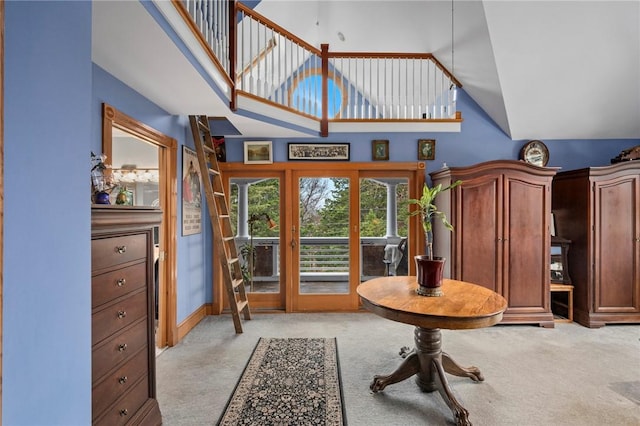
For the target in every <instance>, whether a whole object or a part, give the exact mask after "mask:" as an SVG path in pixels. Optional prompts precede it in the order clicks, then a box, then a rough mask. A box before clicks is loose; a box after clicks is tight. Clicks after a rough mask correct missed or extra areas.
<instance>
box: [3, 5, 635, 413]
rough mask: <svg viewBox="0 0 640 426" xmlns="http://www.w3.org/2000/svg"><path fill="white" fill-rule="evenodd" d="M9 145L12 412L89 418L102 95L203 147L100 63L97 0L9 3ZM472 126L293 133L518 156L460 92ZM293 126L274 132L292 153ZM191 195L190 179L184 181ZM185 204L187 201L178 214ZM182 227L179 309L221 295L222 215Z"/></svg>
mask: <svg viewBox="0 0 640 426" xmlns="http://www.w3.org/2000/svg"><path fill="white" fill-rule="evenodd" d="M5 7H6V16H5V81H4V87H5V108H4V113H5V117H4V123H5V135H4V143H5V146H4V148H5V153H4V156H5V157H4V160H5V161H4V167H5V168H4V197H5V198H4V208H5V211H4V247H3V252H4V256H5V258H4V271H3V274H4V275H3V278H4V288H3V292H4V294H3V296H4V297H3V314H4V318H3V330H2V338H3V348H2V349H3V359H2V361H3V369H2V373H3V377H2V380H3V386H2V407H3V413H2V414H3V423H4V424H6V425H11V426H13V425H65V426H73V425H88V424H90V423H91V288H90V279H91V273H90V264H91V259H90V236H91V232H90V181H89V169H90V162H89V153H90V151H92V150H93V151H94V152H95V151H100V150H101V123H102V117H101V104H102V102H107V103H109V104H111V105H113V106H114V107H115V108H118V109H119V110H121V111H123V112H124V113H126V114H128V115H130V116H132V117H134V118H136V119H138V120H140V121H142V122H144V123H145V124H147V125H149V126H151V127H153V128H155V129H157V130H159V131H161V132H163V133H165V134H167V135H169V136H171V137H173V138H175V139H176V140H177V141H178V145H179V146H180V148H179V152H178V164H177V170H178V171H180V172H181V171H182V149H181V146H182V145H184V144H186V145H187V146H190V147H193V141H192V140H191V136H190V135H191V133H190V130H189V129H188V125H187V119H186V117H184V116H172V115H169V114H167V113H166V112H165V111H163V110H162V109H161V108H159V107H158V106H157V105H154V104H153V103H152V102H150V101H149V100H147V99H145V98H144V97H142V96H141V95H140V94H138V93H136V92H135V91H133V90H132V89H131V88H129V87H127V86H125V85H124V84H122V83H121V82H119V81H118V80H117V79H115V78H113V76H111V75H109V74H108V73H106V72H105V71H104V70H102V69H101V68H99V67H97V66H95V65H92V63H91V2H87V1H83V2H65V1H60V2H54V1H44V2H32V1H23V2H18V1H11V2H6V3H5ZM459 96H460V97H459V109H460V110H461V111H462V113H463V117H464V120H465V121H464V123H463V124H462V132H460V133H451V134H447V133H424V134H423V133H420V134H418V133H415V134H380V133H361V134H336V135H331V137H330V138H300V139H296V140H295V141H302V142H304V141H322V142H328V141H339V142H350V143H351V149H352V151H351V158H352V161H369V160H370V158H371V140H373V139H389V141H390V148H391V149H390V161H416V151H417V140H418V139H423V138H427V139H436V140H437V144H436V160H435V161H432V162H428V165H427V168H428V171H433V170H436V169H438V168H440V167H441V166H442V163H444V162H446V163H447V164H449V165H451V166H461V165H468V164H473V163H476V162H479V161H485V160H492V159H497V158H517V156H518V152H519V150H520V148H521V146H522V145H523V144H524V142H525V141H511V140H509V139H508V138H507V137H506V136H505V135H504V134H503V133H502V131H501V130H500V129H498V128H497V126H495V124H494V123H493V122H492V121H491V120H490V119H489V118H488V117H487V116H486V115H485V114H484V113H483V112H482V111H481V110H480V108H479V107H478V106H477V105H476V104H475V103H474V102H473V101H472V100H471V99H469V98H468V97H467V96H466V95H465V94H464V92H461V93H460V94H459ZM243 140H244V139H243V138H234V139H228V142H227V155H228V160H229V161H242V152H243V150H242V141H243ZM291 141H292V140H290V139H275V140H274V157H275V161H286V149H287V147H286V145H287V142H291ZM544 142H545V143H546V144H547V146H548V147H549V150H550V153H551V161H550V164H549V165H550V166H556V167H562V168H564V169H573V168H578V167H586V166H595V165H606V164H608V163H609V159H610V158H612V157H614V156H616V155H617V154H618V153H619V152H620V151H621V150H622V149H625V148H628V147H631V146H634V145H638V144H640V141H639V140H613V141H606V140H597V141H583V140H579V141H549V140H545V141H544ZM177 189H178V199H181V195H182V194H181V185H178V188H177ZM180 217H181V206H180V203H178V218H180ZM203 218H204V220H205V222H204V223H203V233H202V234H200V235H195V236H188V237H182V236H181V235H178V247H177V254H178V283H177V285H178V289H177V299H178V300H177V303H178V306H177V309H178V318H177V319H178V322H181V321H183V320H184V319H186V318H187V317H188V316H189V315H190V314H192V313H193V312H194V311H195V310H196V309H198V308H199V307H201V306H202V304H204V303H207V302H210V301H211V285H210V282H211V274H212V272H211V265H210V254H209V253H210V249H211V238H210V231H209V229H210V224H209V223H208V216H207V215H206V214H205V215H203Z"/></svg>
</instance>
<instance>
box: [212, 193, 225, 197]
mask: <svg viewBox="0 0 640 426" xmlns="http://www.w3.org/2000/svg"><path fill="white" fill-rule="evenodd" d="M213 195H215V196H216V197H224V192H214V193H213Z"/></svg>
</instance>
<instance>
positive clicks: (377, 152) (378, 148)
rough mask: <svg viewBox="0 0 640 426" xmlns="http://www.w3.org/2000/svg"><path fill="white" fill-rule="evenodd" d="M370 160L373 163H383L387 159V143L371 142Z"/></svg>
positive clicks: (381, 141)
mask: <svg viewBox="0 0 640 426" xmlns="http://www.w3.org/2000/svg"><path fill="white" fill-rule="evenodd" d="M371 158H372V159H373V161H384V160H388V159H389V141H388V140H382V139H377V140H373V141H371Z"/></svg>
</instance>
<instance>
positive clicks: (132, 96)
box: [91, 65, 212, 323]
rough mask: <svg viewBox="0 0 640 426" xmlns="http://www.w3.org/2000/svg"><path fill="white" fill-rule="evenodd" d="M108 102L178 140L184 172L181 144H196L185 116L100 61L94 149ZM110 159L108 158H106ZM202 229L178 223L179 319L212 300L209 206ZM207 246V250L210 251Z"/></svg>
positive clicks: (97, 146) (99, 145)
mask: <svg viewBox="0 0 640 426" xmlns="http://www.w3.org/2000/svg"><path fill="white" fill-rule="evenodd" d="M103 103H108V104H109V105H111V106H113V107H114V108H116V109H118V110H119V111H121V112H123V113H125V114H127V115H129V116H131V117H133V118H135V119H136V120H139V121H141V122H143V123H145V124H147V125H148V126H150V127H152V128H154V129H155V130H157V131H159V132H162V133H164V134H165V135H167V136H170V137H172V138H174V139H176V141H177V143H178V158H177V161H178V163H177V170H178V180H179V181H180V180H181V176H180V174H181V173H182V145H187V146H189V147H191V148H194V142H193V136H192V135H191V128H190V126H189V119H188V117H186V116H172V115H169V114H168V113H167V112H166V111H164V110H163V109H161V108H160V107H158V106H157V105H155V104H154V103H152V102H151V101H149V100H148V99H146V98H144V97H143V96H142V95H140V94H139V93H138V92H136V91H134V90H133V89H131V88H130V87H129V86H126V85H125V84H123V83H122V82H121V81H120V80H117V79H116V78H114V77H113V76H112V75H111V74H109V73H107V72H106V71H105V70H103V69H102V68H100V67H99V66H97V65H93V97H92V108H91V109H92V120H93V138H92V146H91V149H92V150H94V152H101V150H102V104H103ZM107 162H109V159H107ZM177 189H178V200H181V199H182V185H179V184H178V185H177ZM177 207H178V218H181V217H182V203H180V202H178V204H177ZM202 218H203V223H202V229H203V231H202V232H201V233H200V234H196V235H190V236H186V237H183V236H182V235H181V234H180V229H181V225H180V222H179V223H178V247H177V253H178V265H177V266H178V280H177V319H178V323H180V322H181V321H183V320H184V319H186V318H187V317H188V316H189V315H190V314H192V313H193V312H194V311H195V310H196V309H198V308H199V307H201V306H202V305H203V304H204V303H205V302H206V301H209V302H210V301H211V297H212V296H211V294H212V292H211V262H210V259H211V255H210V254H209V253H210V250H211V249H210V245H207V244H208V242H207V241H206V240H210V238H209V234H210V230H211V224H210V222H209V216H208V215H207V214H206V210H205V211H204V214H203V216H202ZM207 247H208V251H207Z"/></svg>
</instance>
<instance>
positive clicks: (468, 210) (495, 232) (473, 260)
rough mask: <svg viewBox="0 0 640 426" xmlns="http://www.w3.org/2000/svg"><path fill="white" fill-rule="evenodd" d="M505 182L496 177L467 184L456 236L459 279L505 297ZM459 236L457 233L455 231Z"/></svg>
mask: <svg viewBox="0 0 640 426" xmlns="http://www.w3.org/2000/svg"><path fill="white" fill-rule="evenodd" d="M500 186H501V181H500V179H499V178H496V177H495V176H492V177H490V178H477V179H473V180H469V181H466V182H465V185H464V186H463V187H461V188H460V191H461V208H460V223H459V225H458V228H459V229H460V230H464V232H459V233H457V234H456V240H457V245H458V247H460V250H458V251H457V252H458V254H459V256H458V258H457V259H456V269H457V275H456V276H457V277H458V279H460V280H462V281H467V282H471V283H475V284H479V285H482V286H484V287H486V288H489V289H491V290H493V291H496V292H498V293H501V291H502V288H501V277H500V276H499V273H500V271H501V252H502V247H501V246H500V245H499V244H498V241H499V239H500V216H499V211H500V207H499V204H500V203H501V197H500V196H499V194H500V193H501V190H500ZM454 232H455V229H454Z"/></svg>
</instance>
